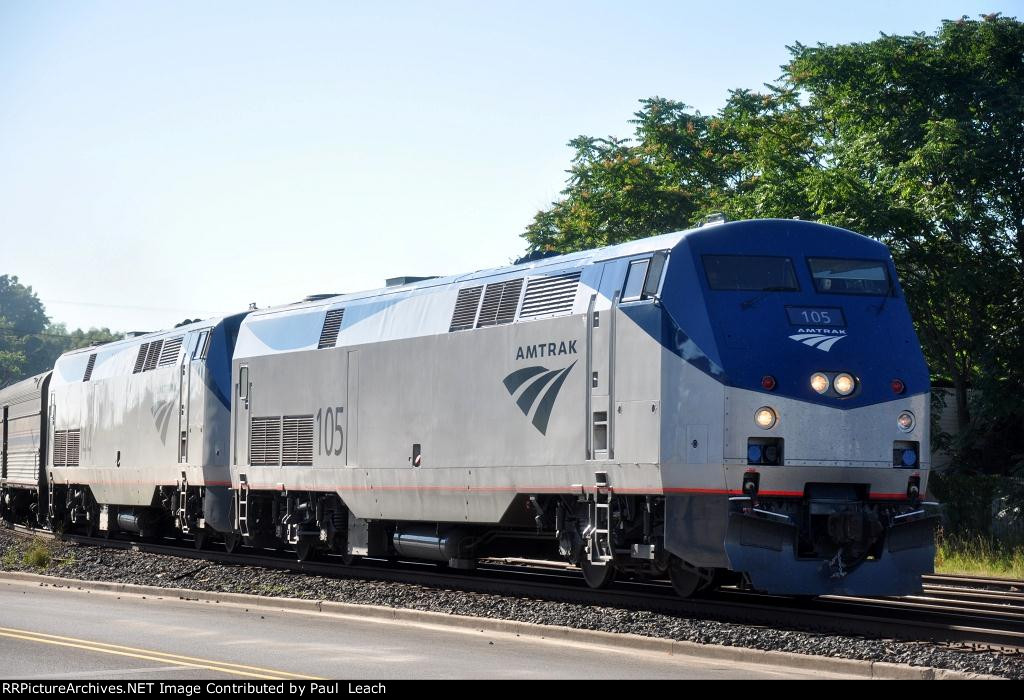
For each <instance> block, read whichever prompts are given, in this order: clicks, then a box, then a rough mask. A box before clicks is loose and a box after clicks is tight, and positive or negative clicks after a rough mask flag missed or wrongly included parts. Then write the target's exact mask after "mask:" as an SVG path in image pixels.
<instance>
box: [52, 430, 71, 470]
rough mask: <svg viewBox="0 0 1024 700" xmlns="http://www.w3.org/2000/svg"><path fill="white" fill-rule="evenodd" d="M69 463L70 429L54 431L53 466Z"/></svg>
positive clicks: (63, 465)
mask: <svg viewBox="0 0 1024 700" xmlns="http://www.w3.org/2000/svg"><path fill="white" fill-rule="evenodd" d="M67 464H68V431H66V430H55V431H54V432H53V466H55V467H66V466H67Z"/></svg>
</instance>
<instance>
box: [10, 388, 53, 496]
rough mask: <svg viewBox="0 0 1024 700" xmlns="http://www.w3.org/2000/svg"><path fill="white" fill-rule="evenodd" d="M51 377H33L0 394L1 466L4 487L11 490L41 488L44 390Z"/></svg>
mask: <svg viewBox="0 0 1024 700" xmlns="http://www.w3.org/2000/svg"><path fill="white" fill-rule="evenodd" d="M48 376H49V373H48V372H47V373H44V374H40V375H38V376H36V377H30V378H29V379H25V380H23V381H20V382H17V383H16V384H12V385H11V386H9V387H6V388H5V389H3V390H2V391H0V420H3V419H4V417H5V416H6V421H5V422H4V424H3V425H0V432H3V433H5V434H3V435H0V438H2V439H0V449H2V450H3V452H2V454H0V464H2V465H3V474H2V477H3V483H4V484H7V485H10V486H30V487H37V486H38V485H39V460H40V447H41V446H42V440H43V437H44V435H43V433H44V428H43V425H42V413H43V408H44V401H45V400H46V397H45V396H44V395H43V387H45V386H46V378H47V377H48Z"/></svg>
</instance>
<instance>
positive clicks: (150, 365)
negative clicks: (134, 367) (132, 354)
mask: <svg viewBox="0 0 1024 700" xmlns="http://www.w3.org/2000/svg"><path fill="white" fill-rule="evenodd" d="M163 347H164V341H162V340H154V341H153V342H152V343H150V344H149V350H147V351H146V362H145V363H144V364H143V365H142V371H143V372H148V371H149V370H151V369H154V368H155V367H156V363H157V360H159V359H160V350H161V349H163Z"/></svg>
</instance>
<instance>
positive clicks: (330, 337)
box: [316, 309, 345, 350]
mask: <svg viewBox="0 0 1024 700" xmlns="http://www.w3.org/2000/svg"><path fill="white" fill-rule="evenodd" d="M343 318H345V309H331V310H330V311H328V312H327V316H326V317H325V318H324V327H323V329H322V330H321V331H320V342H319V343H317V346H316V347H317V349H319V350H323V349H324V348H333V347H334V344H335V343H336V342H338V331H339V330H341V319H343Z"/></svg>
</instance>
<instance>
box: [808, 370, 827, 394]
mask: <svg viewBox="0 0 1024 700" xmlns="http://www.w3.org/2000/svg"><path fill="white" fill-rule="evenodd" d="M811 388H812V389H814V390H815V391H816V392H818V393H819V394H824V393H825V392H826V391H828V377H826V376H825V375H824V374H822V373H821V372H816V373H815V374H812V375H811Z"/></svg>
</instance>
